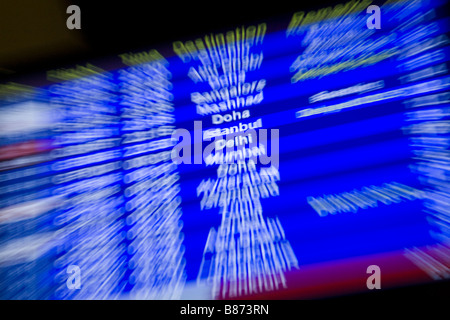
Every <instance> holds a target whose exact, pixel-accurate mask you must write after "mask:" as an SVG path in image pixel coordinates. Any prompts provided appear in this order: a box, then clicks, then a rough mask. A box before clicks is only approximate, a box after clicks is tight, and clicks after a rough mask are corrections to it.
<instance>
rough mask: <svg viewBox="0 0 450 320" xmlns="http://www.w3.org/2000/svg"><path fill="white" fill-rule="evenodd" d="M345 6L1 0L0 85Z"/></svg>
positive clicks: (317, 0)
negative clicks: (73, 13)
mask: <svg viewBox="0 0 450 320" xmlns="http://www.w3.org/2000/svg"><path fill="white" fill-rule="evenodd" d="M345 2H347V1H345V0H343V1H324V0H315V1H311V2H308V3H306V2H304V1H292V0H291V1H286V0H282V1H248V0H247V1H246V0H241V1H237V0H231V1H220V0H211V1H173V0H172V1H171V0H153V1H144V0H141V1H136V0H124V1H100V0H39V1H36V0H4V1H1V2H0V80H6V79H7V78H11V77H14V76H15V75H20V74H26V73H32V72H36V71H44V70H47V69H52V68H58V67H64V66H65V65H70V64H73V63H80V62H82V61H84V60H87V59H93V58H99V57H102V56H108V55H115V54H120V53H123V52H127V51H131V50H139V49H145V48H152V47H156V46H158V45H164V44H168V45H171V42H172V41H176V40H183V39H185V40H188V39H191V38H193V37H195V36H203V35H205V34H207V33H210V32H214V31H221V30H222V31H223V30H225V31H227V30H228V29H234V28H236V27H239V26H242V25H250V24H252V23H257V22H269V21H277V20H281V21H282V22H283V26H284V27H286V25H287V24H288V23H289V21H290V18H291V17H292V14H293V13H295V12H296V11H300V10H310V9H318V8H322V7H325V6H328V5H333V4H337V3H345ZM71 4H75V5H78V6H79V7H80V9H81V30H69V29H67V27H66V20H67V18H68V17H69V16H70V14H67V13H66V9H67V7H68V6H69V5H71Z"/></svg>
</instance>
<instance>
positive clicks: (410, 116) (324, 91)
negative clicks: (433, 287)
mask: <svg viewBox="0 0 450 320" xmlns="http://www.w3.org/2000/svg"><path fill="white" fill-rule="evenodd" d="M444 4H445V2H443V1H438V0H433V1H414V2H408V1H399V2H395V1H388V2H386V4H384V5H382V6H381V26H378V27H377V25H376V19H377V17H375V18H374V19H375V20H373V21H372V20H370V19H371V18H370V17H373V16H372V15H371V13H368V12H367V11H366V8H367V7H368V6H369V4H368V3H366V2H364V1H350V2H348V3H347V4H345V3H344V4H343V6H341V7H334V6H332V7H328V8H324V9H323V10H316V11H311V12H312V13H306V12H297V13H295V14H293V16H292V19H291V20H290V21H284V22H283V23H281V24H280V23H277V24H271V23H265V22H261V23H256V24H253V25H248V26H239V27H236V28H235V29H232V30H224V31H223V32H216V33H208V34H205V35H204V36H202V37H197V38H192V39H188V40H183V41H176V42H174V43H172V44H170V45H167V46H165V47H162V48H158V49H153V48H152V49H149V50H146V51H141V52H130V53H124V54H121V55H119V56H115V57H110V59H109V60H101V61H90V62H88V63H81V64H79V65H76V66H72V67H70V68H66V67H65V68H60V69H55V70H49V71H48V72H47V73H46V74H45V75H43V77H44V79H45V81H43V83H44V82H45V84H43V85H42V86H38V87H36V86H33V87H31V86H28V85H26V84H19V83H12V82H9V83H5V84H2V90H1V92H2V101H1V106H0V108H1V109H0V110H1V120H0V150H1V155H0V195H1V198H0V279H1V285H0V289H1V290H0V297H1V298H3V299H193V298H199V299H228V298H248V297H272V298H276V297H289V298H296V297H315V296H316V295H317V294H318V296H321V297H323V296H325V297H327V296H332V295H339V294H342V293H345V292H348V291H351V292H359V291H362V290H367V288H368V287H369V285H368V284H367V287H366V280H367V277H369V275H368V273H367V272H366V271H367V267H369V266H370V265H376V266H379V268H380V269H381V272H382V275H386V277H387V279H388V280H386V281H385V282H383V283H385V285H386V286H387V287H389V286H396V285H398V283H416V282H420V281H432V280H439V279H445V278H446V277H448V268H449V265H448V258H449V257H450V249H449V247H448V237H449V224H448V223H449V220H448V216H449V201H448V200H449V179H448V177H449V168H450V167H449V159H450V158H449V156H448V146H449V143H450V140H449V135H448V133H449V128H450V127H449V121H448V117H449V110H450V109H449V87H450V77H449V75H448V60H449V56H450V55H449V47H448V44H449V40H448V37H447V34H448V31H449V21H448V17H447V16H446V15H444V14H443V12H444V11H443V10H442V8H443V7H444ZM374 12H375V13H373V14H374V15H375V16H376V11H374ZM374 21H375V22H374ZM280 25H282V26H283V27H281V28H280ZM111 61H113V62H112V63H111ZM386 257H388V258H389V259H388V258H386ZM387 260H389V261H390V264H389V263H387V262H386V261H387ZM361 261H363V262H361ZM383 263H385V264H383ZM342 265H344V266H346V267H342ZM323 268H325V269H323ZM327 268H328V269H327ZM342 268H344V269H345V268H347V271H348V270H350V269H351V268H353V269H355V270H357V271H356V273H355V274H353V275H348V274H345V275H343V274H341V276H340V272H342V270H343V269H342ZM353 269H351V270H353ZM321 270H322V271H321ZM323 270H327V271H323ZM330 270H334V271H335V273H336V274H335V275H334V276H335V278H333V277H331V276H330V274H329V271H330ZM407 270H409V271H411V270H413V271H411V272H409V273H408V272H407ZM322 276H323V277H325V278H324V279H328V280H329V282H327V280H324V282H325V286H324V283H323V282H320V281H318V282H314V281H315V280H314V279H313V278H314V277H317V278H318V279H319V278H321V277H322ZM326 277H331V278H326ZM339 277H340V279H341V280H342V279H343V281H344V284H342V292H341V291H338V292H335V291H332V290H331V289H330V288H331V286H332V285H333V283H334V282H335V281H336V279H337V278H339ZM305 278H309V279H308V281H304V279H305ZM393 278H395V280H392V279H393ZM302 279H303V280H302ZM382 279H383V278H382ZM389 279H390V280H389ZM400 280H401V281H400ZM382 281H384V280H382ZM402 281H403V282H402ZM355 283H357V284H356V285H355ZM326 285H329V286H330V287H327V286H326ZM311 287H315V288H319V287H320V288H322V289H321V290H322V291H321V292H319V293H317V290H316V291H314V290H312V291H311V290H310V289H308V288H311ZM305 288H306V289H305ZM327 288H328V289H327ZM308 290H310V291H308ZM313 291H314V294H313V293H312V292H313Z"/></svg>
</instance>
